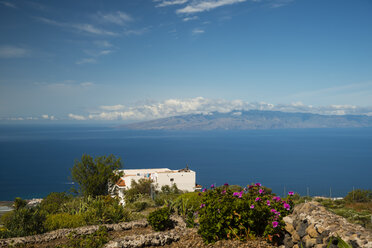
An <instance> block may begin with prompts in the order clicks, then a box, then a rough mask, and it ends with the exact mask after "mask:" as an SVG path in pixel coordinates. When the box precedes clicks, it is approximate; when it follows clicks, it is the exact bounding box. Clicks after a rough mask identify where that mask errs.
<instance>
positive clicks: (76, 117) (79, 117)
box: [68, 113, 87, 121]
mask: <svg viewBox="0 0 372 248" xmlns="http://www.w3.org/2000/svg"><path fill="white" fill-rule="evenodd" d="M68 117H69V118H70V119H72V120H77V121H84V120H86V119H87V118H86V117H84V116H82V115H75V114H71V113H70V114H68Z"/></svg>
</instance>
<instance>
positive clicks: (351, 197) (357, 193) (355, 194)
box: [345, 189, 372, 202]
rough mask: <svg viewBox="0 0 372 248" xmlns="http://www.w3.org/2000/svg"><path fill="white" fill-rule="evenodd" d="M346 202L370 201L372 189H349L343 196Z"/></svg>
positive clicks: (371, 199)
mask: <svg viewBox="0 0 372 248" xmlns="http://www.w3.org/2000/svg"><path fill="white" fill-rule="evenodd" d="M345 201H347V202H370V201H372V191H371V190H364V189H355V190H353V191H350V192H349V193H348V194H347V196H346V197H345Z"/></svg>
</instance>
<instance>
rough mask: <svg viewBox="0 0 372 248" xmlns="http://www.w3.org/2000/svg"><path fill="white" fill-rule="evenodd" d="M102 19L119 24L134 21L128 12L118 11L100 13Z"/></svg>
mask: <svg viewBox="0 0 372 248" xmlns="http://www.w3.org/2000/svg"><path fill="white" fill-rule="evenodd" d="M98 15H99V17H100V18H101V20H103V21H105V22H109V23H114V24H117V25H126V24H127V23H128V22H132V21H133V18H132V17H131V16H130V15H128V14H127V13H124V12H121V11H116V12H113V13H106V14H103V13H98Z"/></svg>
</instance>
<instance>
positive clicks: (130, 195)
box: [124, 178, 152, 203]
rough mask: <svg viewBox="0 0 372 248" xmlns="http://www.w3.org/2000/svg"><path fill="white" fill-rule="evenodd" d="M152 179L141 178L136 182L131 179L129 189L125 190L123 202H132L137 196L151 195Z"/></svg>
mask: <svg viewBox="0 0 372 248" xmlns="http://www.w3.org/2000/svg"><path fill="white" fill-rule="evenodd" d="M151 187H152V180H149V179H145V178H141V179H140V180H138V182H136V181H134V180H132V182H131V187H130V189H128V190H126V191H125V193H124V195H125V202H126V203H132V202H135V201H136V200H137V199H138V198H141V197H143V196H150V195H151Z"/></svg>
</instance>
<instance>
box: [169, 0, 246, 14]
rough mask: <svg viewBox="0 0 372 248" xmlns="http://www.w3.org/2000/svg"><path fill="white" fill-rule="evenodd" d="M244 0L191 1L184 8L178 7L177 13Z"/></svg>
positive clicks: (194, 11) (206, 8)
mask: <svg viewBox="0 0 372 248" xmlns="http://www.w3.org/2000/svg"><path fill="white" fill-rule="evenodd" d="M245 1H246V0H197V1H193V2H191V3H190V4H188V5H187V6H185V7H184V8H181V9H178V10H177V11H176V13H178V14H193V13H198V12H204V11H209V10H212V9H215V8H218V7H221V6H225V5H231V4H236V3H242V2H245Z"/></svg>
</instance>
